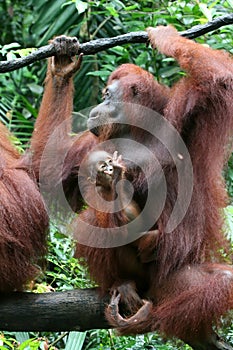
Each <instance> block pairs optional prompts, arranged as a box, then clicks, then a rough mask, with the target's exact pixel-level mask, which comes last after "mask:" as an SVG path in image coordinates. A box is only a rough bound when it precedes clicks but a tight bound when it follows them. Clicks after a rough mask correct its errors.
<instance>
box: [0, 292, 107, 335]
mask: <svg viewBox="0 0 233 350" xmlns="http://www.w3.org/2000/svg"><path fill="white" fill-rule="evenodd" d="M108 301H109V300H105V301H104V300H102V299H100V298H99V296H98V293H97V290H96V289H80V290H71V291H66V292H55V293H43V294H35V293H19V292H15V293H12V294H9V295H1V296H0V303H1V304H0V305H1V317H0V329H1V331H25V332H26V331H28V332H29V331H35V332H36V331H47V332H61V331H72V330H73V331H84V330H88V329H95V328H101V329H105V328H110V326H109V325H108V323H107V321H106V320H105V318H104V308H105V303H106V302H108Z"/></svg>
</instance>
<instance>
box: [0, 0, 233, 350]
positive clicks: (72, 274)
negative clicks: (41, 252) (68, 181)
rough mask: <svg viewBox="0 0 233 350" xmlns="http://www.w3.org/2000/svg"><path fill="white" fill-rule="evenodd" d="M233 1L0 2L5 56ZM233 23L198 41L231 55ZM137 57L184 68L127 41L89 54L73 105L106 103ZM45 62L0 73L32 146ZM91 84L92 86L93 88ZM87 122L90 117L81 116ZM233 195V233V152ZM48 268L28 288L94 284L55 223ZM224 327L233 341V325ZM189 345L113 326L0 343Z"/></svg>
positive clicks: (166, 73) (231, 221)
mask: <svg viewBox="0 0 233 350" xmlns="http://www.w3.org/2000/svg"><path fill="white" fill-rule="evenodd" d="M232 9H233V1H232V0H227V1H224V0H220V1H218V0H216V1H206V0H203V1H198V0H192V1H186V0H182V1H181V0H176V1H167V0H163V1H154V0H151V1H143V0H142V1H140V2H139V1H119V0H113V1H106V0H100V1H90V0H89V1H80V0H76V1H75V0H73V1H65V0H37V1H33V0H22V1H20V2H19V1H16V0H15V1H14V0H0V16H1V32H0V59H1V60H6V59H12V58H15V57H20V56H24V55H27V54H28V53H30V52H31V51H32V50H34V49H35V48H37V47H40V46H43V45H46V44H47V42H48V40H50V39H51V38H53V37H54V36H56V35H60V34H66V35H70V36H77V37H78V38H79V40H80V42H86V41H89V40H92V39H97V38H105V37H112V36H116V35H119V34H125V33H128V32H131V31H138V30H144V29H145V28H146V27H148V26H157V25H159V24H162V25H166V24H173V25H174V26H175V27H176V28H177V29H178V30H179V31H183V30H185V29H188V28H190V27H192V26H194V25H197V24H204V23H206V22H208V21H210V20H212V19H214V18H216V17H219V16H221V15H224V14H228V13H229V12H232ZM232 29H233V26H232V25H231V26H225V27H222V28H220V29H219V30H217V31H215V32H214V33H209V34H206V35H204V36H202V37H201V38H198V39H197V41H199V42H200V43H203V44H208V45H210V46H211V47H213V48H216V49H225V50H227V51H229V52H231V53H233V39H232ZM125 62H132V63H135V64H138V65H140V66H141V67H143V68H145V69H148V70H149V71H150V72H152V73H153V74H154V75H155V77H156V78H157V79H158V80H159V81H160V82H162V83H165V84H168V85H172V84H173V83H175V82H176V81H177V79H178V78H179V77H180V75H181V74H182V73H181V72H180V70H179V67H178V66H177V64H176V62H174V60H172V59H170V58H166V57H164V56H162V55H161V54H158V53H157V52H156V51H152V50H151V49H150V48H147V47H146V46H145V45H144V44H134V45H131V44H128V45H124V46H121V47H120V46H118V47H115V48H112V49H109V50H108V51H105V52H100V53H98V54H96V55H92V56H87V57H85V58H84V62H83V64H82V69H81V71H80V72H79V74H78V75H77V76H76V78H75V89H76V92H75V99H74V109H75V111H80V110H82V109H84V108H86V107H89V106H93V105H94V104H96V103H98V102H99V101H100V96H101V90H102V88H103V87H104V84H105V82H106V79H107V76H108V75H109V73H110V72H111V71H112V70H114V68H115V67H116V66H118V65H119V64H121V63H125ZM45 72H46V62H45V61H40V62H37V63H35V64H33V65H31V66H30V67H25V68H22V69H20V70H17V71H14V72H11V73H7V74H2V75H1V79H0V96H1V99H0V120H1V121H2V122H3V123H5V124H6V125H7V126H8V128H9V129H10V130H11V131H12V132H13V135H14V139H13V141H14V142H15V144H17V145H18V147H19V149H20V150H21V151H22V152H23V151H24V149H25V148H26V147H27V145H28V142H29V139H30V136H31V133H32V130H33V125H34V122H35V119H36V116H37V113H38V108H39V105H40V101H41V97H42V93H43V80H44V77H45ZM90 86H91V87H92V88H91V89H90V88H89V87H90ZM80 123H81V124H85V116H84V119H82V120H80ZM225 177H226V181H227V186H228V191H229V195H230V201H231V202H230V203H229V206H228V207H227V208H226V209H225V217H226V231H227V234H229V237H230V238H231V237H232V236H233V206H232V205H231V204H232V198H233V157H231V159H230V161H229V163H228V165H227V166H226V168H225ZM49 245H50V249H49V256H48V269H47V271H46V272H45V274H44V275H43V276H42V278H41V279H39V280H37V281H34V282H33V283H32V284H31V285H30V286H28V289H29V290H33V291H35V292H44V291H53V290H57V291H61V290H67V289H73V288H85V287H90V286H92V285H93V282H91V281H90V280H89V277H88V273H87V271H86V270H85V269H84V268H83V267H82V266H80V265H79V264H78V262H77V261H76V260H75V259H74V258H72V253H73V248H74V243H73V242H72V241H71V240H69V239H68V238H67V237H65V236H64V235H63V234H61V232H59V230H58V229H57V227H56V223H53V224H51V232H50V243H49ZM222 333H223V335H224V337H225V339H227V340H228V341H229V342H230V343H231V344H232V345H233V340H232V338H233V329H232V328H231V327H228V328H227V327H224V328H223V330H222ZM178 348H179V349H189V347H188V346H187V345H183V344H182V343H181V342H180V341H175V340H174V341H173V342H166V341H165V340H164V339H162V338H161V337H160V336H158V335H157V334H147V335H141V336H136V337H116V335H115V333H114V331H112V330H93V331H89V332H85V333H79V332H70V333H60V334H58V333H40V334H38V333H22V332H20V333H8V332H1V334H0V349H35V350H36V349H44V350H46V349H71V350H72V349H75V350H79V349H85V350H87V349H89V350H91V349H103V350H107V349H135V350H136V349H178Z"/></svg>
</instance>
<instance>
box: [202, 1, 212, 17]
mask: <svg viewBox="0 0 233 350" xmlns="http://www.w3.org/2000/svg"><path fill="white" fill-rule="evenodd" d="M199 8H200V10H201V12H202V13H203V15H204V16H205V17H206V18H207V19H208V21H212V19H213V18H212V14H211V11H210V10H209V9H208V7H207V5H206V4H203V3H199Z"/></svg>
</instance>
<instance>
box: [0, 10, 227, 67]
mask: <svg viewBox="0 0 233 350" xmlns="http://www.w3.org/2000/svg"><path fill="white" fill-rule="evenodd" d="M229 24H233V14H229V15H226V16H222V17H219V18H216V19H215V20H213V21H211V22H208V23H206V24H204V25H197V26H195V27H193V28H191V29H189V30H186V31H184V32H180V35H182V36H184V37H187V38H190V39H193V38H196V37H198V36H200V35H203V34H206V33H208V32H211V31H213V30H216V29H218V28H220V27H222V26H225V25H229ZM147 41H148V35H147V33H146V32H143V31H141V32H134V33H128V34H123V35H119V36H116V37H113V38H103V39H97V40H92V41H89V42H87V43H83V44H80V48H79V52H77V54H78V53H81V52H82V53H83V54H84V55H92V54H95V53H97V52H99V51H103V50H106V49H109V48H111V47H114V46H117V45H123V44H133V43H147ZM55 53H56V49H55V47H54V46H53V45H52V44H50V45H46V46H42V47H41V48H39V49H38V50H37V51H35V52H32V53H31V54H29V55H28V56H26V57H22V58H17V59H15V60H12V61H2V62H1V63H0V73H6V72H10V71H13V70H16V69H19V68H22V67H25V66H28V65H29V64H31V63H33V62H36V61H38V60H42V59H44V58H47V57H50V56H53V55H54V54H55Z"/></svg>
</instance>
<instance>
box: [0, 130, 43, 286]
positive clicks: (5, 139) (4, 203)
mask: <svg viewBox="0 0 233 350" xmlns="http://www.w3.org/2000/svg"><path fill="white" fill-rule="evenodd" d="M0 150H1V155H0V207H1V211H0V222H1V228H0V236H1V239H0V291H1V292H8V291H13V290H21V289H22V288H23V286H24V285H25V284H26V283H27V282H29V281H31V280H32V279H33V278H35V277H36V276H37V275H38V274H39V272H40V270H39V268H38V265H41V266H42V265H43V259H44V256H45V254H46V236H47V228H48V217H47V213H46V209H45V205H44V202H43V200H42V197H41V195H40V193H39V191H38V188H37V184H36V183H35V181H34V179H33V176H32V175H31V174H30V173H29V168H28V167H27V164H26V163H27V161H26V160H25V161H24V160H20V157H19V154H18V152H17V151H16V149H15V148H14V147H13V146H12V145H11V142H10V135H9V134H8V132H7V130H6V128H5V127H4V126H3V125H2V124H0Z"/></svg>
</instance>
